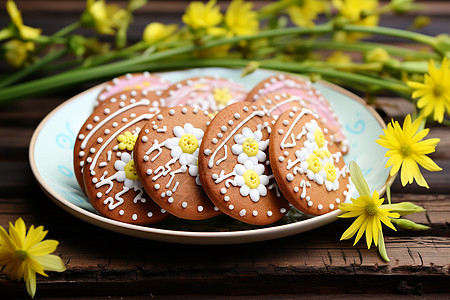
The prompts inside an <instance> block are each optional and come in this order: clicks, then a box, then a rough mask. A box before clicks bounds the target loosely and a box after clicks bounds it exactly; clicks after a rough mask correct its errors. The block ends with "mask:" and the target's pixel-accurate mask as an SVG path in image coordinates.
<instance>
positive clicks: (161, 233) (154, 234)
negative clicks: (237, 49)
mask: <svg viewBox="0 0 450 300" xmlns="http://www.w3.org/2000/svg"><path fill="white" fill-rule="evenodd" d="M202 69H204V68H202ZM205 69H206V68H205ZM224 69H233V68H224ZM261 70H264V71H269V72H273V73H285V74H291V75H295V76H302V75H300V74H294V73H288V72H276V71H273V70H268V69H261ZM175 71H181V70H175ZM168 72H170V71H168ZM168 72H155V74H162V73H168ZM317 83H319V84H321V85H323V86H326V87H328V88H330V89H333V90H335V91H337V92H339V93H341V94H344V95H345V96H347V97H349V98H351V99H352V100H354V101H356V102H358V103H360V104H361V105H363V106H364V107H365V109H367V110H368V112H369V113H370V114H371V115H372V116H373V117H374V118H375V120H376V121H377V122H378V123H379V124H380V126H381V128H382V129H384V128H386V124H385V123H384V121H383V119H382V118H381V117H380V115H379V114H378V113H377V112H376V110H375V109H374V108H372V107H371V106H369V105H367V103H366V102H365V101H364V100H362V99H361V98H360V97H359V96H357V95H355V94H353V93H352V92H350V91H348V90H346V89H344V88H342V87H340V86H338V85H335V84H333V83H330V82H326V81H323V80H319V81H317ZM105 84H106V82H104V83H100V84H98V85H95V86H93V87H91V88H89V89H87V90H85V91H83V92H81V93H78V94H76V95H74V96H72V97H71V98H69V99H67V100H65V101H64V102H62V103H60V104H59V105H58V106H56V107H55V108H54V109H53V110H52V111H51V112H50V113H48V114H47V115H46V116H45V117H44V118H43V119H42V120H41V121H40V123H39V125H38V126H37V127H36V129H35V130H34V132H33V135H32V137H31V140H30V143H29V149H28V157H29V163H30V167H31V170H32V172H33V175H34V177H35V179H36V180H37V182H38V184H39V186H40V188H41V189H42V190H43V191H44V193H45V194H46V195H47V196H48V197H49V198H50V199H51V200H52V201H53V202H54V203H56V204H57V205H58V206H59V207H61V208H62V209H63V210H65V211H66V212H68V213H70V214H71V215H73V216H75V217H77V218H79V219H81V220H83V221H85V222H88V223H90V224H92V225H95V226H98V227H101V228H103V229H107V230H110V231H114V232H117V233H121V234H125V235H129V236H134V237H138V238H145V239H151V240H157V241H164V242H172V243H183V244H207V245H214V244H216V245H217V244H221V245H223V244H241V243H250V242H258V241H265V240H272V239H277V238H282V237H286V236H290V235H294V234H298V233H302V232H305V231H309V230H312V229H315V228H317V227H320V224H322V221H323V220H325V221H326V222H327V223H326V224H329V223H331V222H334V221H335V220H337V219H338V216H339V215H340V214H342V213H343V211H341V210H339V209H337V210H335V211H333V212H330V213H327V214H324V215H321V216H316V217H313V218H310V219H306V220H302V221H299V222H294V223H289V224H282V225H277V226H272V227H266V228H256V229H248V230H237V231H227V232H197V231H184V230H171V229H160V228H152V227H147V226H140V225H134V224H128V223H124V222H120V221H115V220H112V219H109V218H106V217H104V216H101V215H98V214H95V213H93V212H90V211H88V210H86V209H84V208H81V207H79V206H77V205H75V204H73V203H71V202H69V201H68V200H66V199H65V198H64V197H62V196H60V195H59V194H58V193H56V192H55V191H54V190H53V189H52V188H51V187H50V186H49V185H48V184H47V183H46V181H45V180H44V178H43V177H42V176H41V174H40V172H39V170H38V168H37V166H36V161H35V156H34V151H35V146H36V141H37V138H38V136H39V134H40V132H41V131H42V128H43V127H44V126H45V124H47V122H48V121H49V120H50V119H51V118H52V117H53V116H54V115H55V114H57V113H58V112H59V111H60V110H61V109H62V108H64V107H65V106H66V105H69V104H70V103H71V102H74V101H76V100H77V99H78V98H80V97H81V96H83V95H84V94H87V93H90V92H92V91H93V90H95V89H99V88H101V87H102V86H104V85H105ZM396 175H397V174H394V176H392V175H390V174H389V176H388V178H387V179H386V182H385V184H384V185H383V186H382V187H381V188H380V190H379V191H378V192H379V194H380V195H383V194H384V192H385V190H386V185H387V184H389V185H392V183H393V181H394V180H395V177H396ZM317 223H319V224H317ZM300 224H301V225H302V227H303V229H302V230H298V228H297V227H298V226H300Z"/></svg>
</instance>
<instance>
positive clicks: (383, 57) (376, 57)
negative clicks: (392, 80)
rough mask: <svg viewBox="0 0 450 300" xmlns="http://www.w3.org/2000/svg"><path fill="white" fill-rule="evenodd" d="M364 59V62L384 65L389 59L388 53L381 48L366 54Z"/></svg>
mask: <svg viewBox="0 0 450 300" xmlns="http://www.w3.org/2000/svg"><path fill="white" fill-rule="evenodd" d="M364 58H365V61H366V62H381V63H385V62H387V61H388V60H389V59H390V58H391V57H390V56H389V53H388V52H387V51H386V50H384V49H383V48H375V49H373V50H371V51H369V52H367V53H366V55H365V57H364Z"/></svg>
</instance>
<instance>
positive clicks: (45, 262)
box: [34, 254, 66, 272]
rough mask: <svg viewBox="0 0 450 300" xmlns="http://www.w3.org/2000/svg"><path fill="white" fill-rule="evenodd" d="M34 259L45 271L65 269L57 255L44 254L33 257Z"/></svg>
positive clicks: (61, 270)
mask: <svg viewBox="0 0 450 300" xmlns="http://www.w3.org/2000/svg"><path fill="white" fill-rule="evenodd" d="M34 259H35V260H36V261H37V262H38V263H40V264H41V265H42V267H43V268H44V270H46V271H56V272H63V271H65V270H66V266H65V265H64V263H63V261H62V260H61V258H60V257H59V256H57V255H52V254H48V255H44V256H37V257H34Z"/></svg>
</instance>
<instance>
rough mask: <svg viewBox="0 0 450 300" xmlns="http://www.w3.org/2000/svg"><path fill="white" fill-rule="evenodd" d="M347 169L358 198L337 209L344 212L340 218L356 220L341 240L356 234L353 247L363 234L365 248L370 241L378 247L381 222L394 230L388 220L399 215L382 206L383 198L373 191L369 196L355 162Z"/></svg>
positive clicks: (365, 183)
mask: <svg viewBox="0 0 450 300" xmlns="http://www.w3.org/2000/svg"><path fill="white" fill-rule="evenodd" d="M349 169H350V175H351V179H352V182H353V184H354V185H355V187H356V189H357V191H358V193H359V197H358V198H356V199H354V198H352V199H351V200H352V203H341V204H340V205H339V209H340V210H342V211H345V212H346V213H344V214H342V215H340V217H341V218H357V219H356V220H355V221H354V222H353V223H352V225H351V226H350V227H349V228H348V229H347V230H346V231H345V232H344V233H343V234H342V236H341V240H347V239H350V238H351V237H353V236H354V235H355V234H356V233H357V235H356V238H355V242H354V244H353V245H355V244H356V243H357V242H358V241H359V240H360V239H361V237H362V235H363V234H364V232H365V233H366V243H367V248H369V249H370V246H371V245H372V240H373V242H374V244H375V246H378V237H379V234H380V232H381V233H382V227H381V222H382V223H384V225H386V226H388V227H389V228H391V229H393V230H396V229H395V227H394V225H392V223H391V220H390V218H398V217H400V215H399V214H398V213H395V212H391V210H392V209H391V208H388V207H387V206H386V205H383V202H384V198H381V199H380V197H379V195H378V192H377V191H374V192H373V194H372V196H371V195H370V190H369V186H368V185H367V182H366V180H365V179H364V177H363V175H362V173H361V169H360V168H359V166H358V165H357V164H356V163H355V162H353V161H352V162H350V165H349Z"/></svg>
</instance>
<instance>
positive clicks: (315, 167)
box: [306, 153, 323, 174]
mask: <svg viewBox="0 0 450 300" xmlns="http://www.w3.org/2000/svg"><path fill="white" fill-rule="evenodd" d="M306 162H307V163H308V169H309V170H311V171H312V172H313V173H314V174H316V173H319V171H320V170H322V169H323V167H322V164H321V163H320V160H319V158H318V157H317V155H315V154H314V153H311V155H309V157H308V159H307V160H306Z"/></svg>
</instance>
